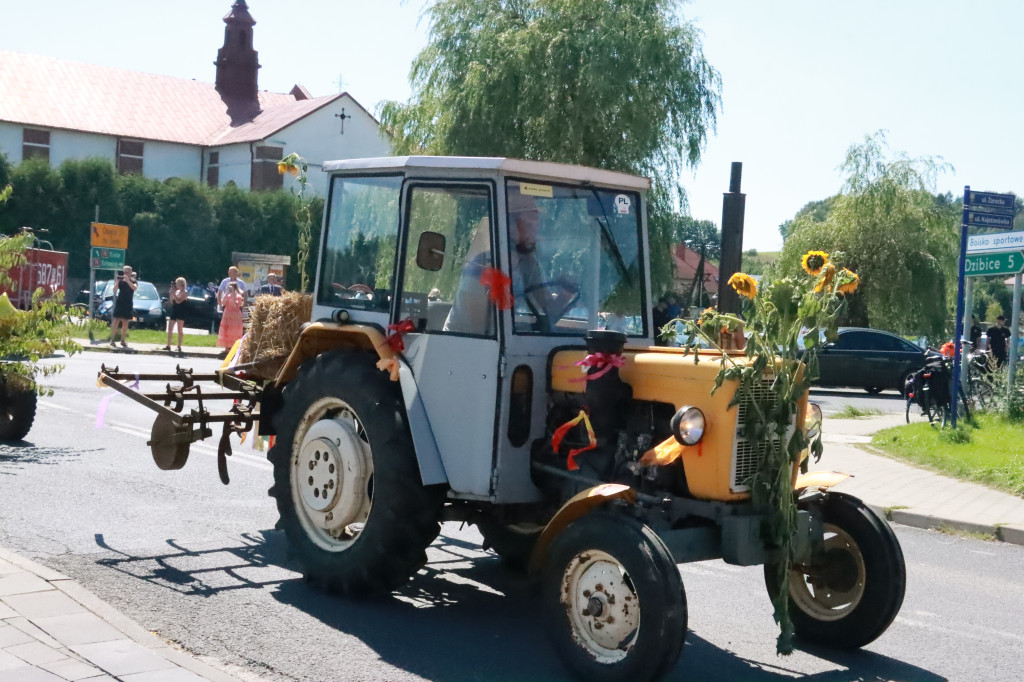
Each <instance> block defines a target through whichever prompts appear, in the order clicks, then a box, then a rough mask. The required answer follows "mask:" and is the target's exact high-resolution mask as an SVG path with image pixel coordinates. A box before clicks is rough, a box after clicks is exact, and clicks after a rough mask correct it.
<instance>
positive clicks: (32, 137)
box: [21, 128, 50, 163]
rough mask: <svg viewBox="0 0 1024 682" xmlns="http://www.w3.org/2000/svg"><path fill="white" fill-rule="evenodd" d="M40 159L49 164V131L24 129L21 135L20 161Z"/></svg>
mask: <svg viewBox="0 0 1024 682" xmlns="http://www.w3.org/2000/svg"><path fill="white" fill-rule="evenodd" d="M26 159H42V160H43V161H46V163H50V131H49V130H32V129H31V128H25V129H24V130H23V131H22V134H21V160H22V161H24V160H26Z"/></svg>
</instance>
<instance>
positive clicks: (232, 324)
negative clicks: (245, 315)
mask: <svg viewBox="0 0 1024 682" xmlns="http://www.w3.org/2000/svg"><path fill="white" fill-rule="evenodd" d="M223 301H224V314H223V316H222V317H221V320H220V334H218V335H217V347H218V348H224V349H230V348H231V347H232V346H233V345H235V341H237V340H238V339H240V338H242V304H243V303H245V296H244V295H243V294H242V292H241V291H240V290H239V288H238V285H237V284H235V283H234V282H232V283H230V284H228V290H227V292H226V293H225V294H224V297H223Z"/></svg>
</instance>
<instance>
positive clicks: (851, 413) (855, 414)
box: [828, 405, 882, 419]
mask: <svg viewBox="0 0 1024 682" xmlns="http://www.w3.org/2000/svg"><path fill="white" fill-rule="evenodd" d="M879 414H882V411H881V410H876V409H874V408H866V409H862V408H860V407H857V406H856V405H843V409H841V410H839V411H838V412H836V413H834V414H830V415H828V416H829V418H831V419H861V418H863V417H874V416H877V415H879Z"/></svg>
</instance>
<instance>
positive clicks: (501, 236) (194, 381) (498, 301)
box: [101, 157, 905, 680]
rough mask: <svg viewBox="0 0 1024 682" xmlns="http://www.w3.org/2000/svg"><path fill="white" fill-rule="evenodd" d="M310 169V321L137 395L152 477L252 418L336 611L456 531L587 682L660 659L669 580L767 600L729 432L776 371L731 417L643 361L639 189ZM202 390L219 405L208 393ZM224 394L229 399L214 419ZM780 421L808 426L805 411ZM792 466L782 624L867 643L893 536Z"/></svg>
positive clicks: (418, 161) (579, 181)
mask: <svg viewBox="0 0 1024 682" xmlns="http://www.w3.org/2000/svg"><path fill="white" fill-rule="evenodd" d="M324 169H325V171H326V172H328V173H329V174H330V176H331V184H330V191H329V195H328V197H327V204H326V208H325V217H324V225H323V230H322V236H321V242H320V245H319V254H318V267H317V275H316V282H315V291H314V293H313V302H312V314H311V315H310V321H309V323H308V324H306V325H305V326H304V327H303V328H302V330H301V333H300V335H299V337H298V341H297V342H296V343H295V344H294V347H292V348H291V349H290V352H289V353H288V354H287V357H281V358H280V359H278V361H277V363H276V365H275V366H274V367H273V371H272V372H269V373H268V372H267V370H266V367H265V366H264V367H263V368H262V371H263V373H264V376H265V377H266V379H268V380H266V381H256V380H253V379H252V378H251V377H249V378H245V377H244V376H243V375H244V374H245V372H246V371H247V370H253V365H252V364H250V365H249V366H241V367H238V366H236V367H235V368H233V369H230V370H225V371H221V372H217V373H214V374H210V375H206V376H198V375H193V374H192V373H191V372H188V371H185V370H179V372H178V374H177V375H176V376H177V377H178V378H179V383H178V384H175V385H173V386H168V388H167V391H166V393H163V394H161V393H155V394H145V395H142V394H134V395H135V397H136V399H138V400H140V401H141V402H144V403H146V404H148V405H149V406H150V407H152V408H153V409H155V410H157V411H158V412H159V413H160V414H159V416H158V418H157V423H156V424H155V425H154V427H153V440H152V442H151V445H152V448H153V454H154V458H155V459H156V460H157V464H158V465H160V466H161V467H162V468H179V467H180V466H183V465H184V463H185V461H186V459H187V456H188V444H189V443H190V442H192V441H195V440H198V439H199V438H203V437H207V436H209V435H212V425H213V424H216V423H221V424H223V435H222V438H221V458H220V459H221V474H222V478H223V479H225V480H226V479H227V472H226V459H225V455H226V454H227V452H229V451H230V450H229V448H230V446H229V445H227V443H228V435H229V434H230V433H231V432H233V431H234V432H241V431H244V430H247V429H248V428H250V427H251V426H252V425H253V424H254V423H256V422H258V423H259V431H260V433H261V434H272V435H274V436H275V438H276V442H275V444H274V446H273V447H272V448H271V449H270V452H269V459H270V461H271V462H272V463H273V467H274V483H273V487H272V488H271V494H272V496H273V497H274V498H275V500H276V502H277V507H278V510H279V511H280V515H281V522H280V525H281V527H282V528H283V530H284V532H285V534H286V536H287V540H288V544H289V546H290V548H291V550H292V552H293V555H294V556H295V557H296V558H297V560H298V561H299V562H300V563H301V566H302V571H303V573H304V574H305V576H306V577H307V578H308V579H309V580H310V582H311V583H312V584H313V585H314V586H316V587H318V588H321V589H323V590H325V591H328V592H334V593H340V594H344V595H350V596H366V595H372V594H379V593H386V592H389V591H391V590H394V589H395V588H397V587H399V586H400V585H402V584H403V583H404V582H405V581H407V580H408V579H409V577H410V576H411V575H412V574H413V573H415V572H416V571H417V570H418V569H419V568H420V567H421V566H422V565H423V564H424V562H425V561H426V555H425V549H426V548H427V546H428V545H430V543H431V542H432V541H433V540H434V539H435V537H436V536H437V534H438V532H439V529H440V523H441V522H442V521H464V522H471V523H475V524H477V525H478V526H479V528H480V530H481V533H482V535H483V538H484V543H485V546H488V547H490V548H492V549H493V550H494V551H495V552H497V553H498V554H499V555H501V556H502V557H504V558H505V559H506V560H507V561H508V562H509V563H511V564H513V565H517V566H520V567H522V568H524V569H526V570H529V571H530V572H532V573H533V574H534V575H535V576H536V577H538V579H539V580H540V585H541V599H542V600H543V607H542V608H543V612H544V614H545V618H544V623H545V625H546V627H548V628H549V630H550V633H551V639H552V641H553V643H554V646H555V648H556V649H557V651H558V654H559V656H560V658H561V659H562V660H563V661H564V662H565V664H566V665H567V666H568V668H570V669H571V670H572V672H573V673H574V674H576V675H577V676H579V677H580V678H582V679H602V680H643V679H655V678H657V677H659V676H660V675H662V674H664V673H665V672H666V671H667V670H668V669H670V668H671V667H672V666H673V665H674V664H675V661H676V659H677V658H678V656H679V653H680V651H681V649H682V645H683V639H684V637H685V634H686V623H687V609H686V599H685V594H684V591H683V584H682V580H681V577H680V573H679V570H678V568H677V564H680V563H684V562H690V561H699V560H706V559H714V558H721V559H723V560H725V561H726V562H728V563H731V564H736V565H742V566H748V565H757V564H763V565H765V567H766V572H765V574H766V581H767V583H768V588H769V589H774V590H778V589H780V588H781V587H782V586H781V585H780V584H779V578H778V577H775V576H779V575H780V573H779V571H776V570H773V568H774V567H775V566H778V565H779V561H780V560H781V555H780V552H781V550H780V548H779V547H777V546H774V545H773V544H772V543H771V542H769V541H767V540H766V539H765V533H764V531H763V527H764V525H765V522H766V519H767V510H764V509H759V508H757V507H756V506H755V505H754V504H753V502H752V501H751V492H750V486H751V481H752V478H753V476H754V474H755V472H756V471H757V467H758V464H759V462H760V460H761V458H762V456H763V454H764V449H765V445H764V444H763V443H761V442H759V441H757V440H756V439H748V438H747V435H746V434H747V431H746V430H745V428H744V427H745V424H746V422H747V420H748V411H749V410H750V409H751V408H752V403H751V401H754V400H770V397H771V395H772V391H771V387H772V382H773V381H774V376H773V374H772V371H771V369H770V367H771V366H772V365H771V364H770V363H769V365H768V367H769V369H768V370H765V372H764V374H763V376H761V381H760V383H759V384H758V385H759V387H760V388H759V389H757V390H755V391H754V392H753V394H752V395H750V396H747V397H746V398H744V399H742V400H740V401H739V402H738V403H737V404H733V402H734V401H733V398H734V395H735V393H736V382H734V381H733V382H730V381H726V382H725V384H724V385H723V386H722V388H721V389H719V390H718V391H717V392H715V393H714V394H712V388H713V387H714V386H715V381H716V377H717V375H718V368H719V363H717V362H715V361H714V359H715V357H716V356H715V354H714V353H713V352H712V351H710V350H708V351H704V352H702V353H701V358H702V360H703V361H702V362H700V363H694V359H693V357H692V356H690V357H688V356H687V355H686V354H685V353H684V351H683V350H682V349H680V348H670V347H662V346H657V345H655V344H654V340H655V330H654V329H653V328H652V322H651V314H650V310H651V301H652V299H651V285H650V275H649V270H648V263H649V259H648V242H647V225H646V218H647V216H646V203H645V193H646V191H647V190H648V188H649V181H648V180H647V179H646V178H640V177H635V176H632V175H626V174H622V173H616V172H611V171H606V170H598V169H592V168H582V167H577V166H567V165H560V164H553V163H543V162H531V161H519V160H513V159H504V158H462V157H393V158H379V159H362V160H347V161H338V162H333V163H328V164H326V165H325V168H324ZM256 331H257V330H250V333H256ZM717 357H719V358H720V356H717ZM732 359H733V360H734V361H735V362H737V363H746V362H747V361H748V360H747V358H746V357H745V356H744V355H743V353H737V354H735V356H734V357H733V358H732ZM135 376H136V375H135V374H133V373H124V374H119V373H118V372H117V371H116V370H115V371H106V370H105V371H104V372H103V373H101V380H102V381H103V383H105V384H107V385H111V386H114V387H115V388H119V390H122V391H123V392H127V393H132V391H131V390H130V389H127V388H125V387H124V386H123V385H122V384H121V383H120V380H122V379H132V378H134V377H135ZM140 378H142V379H146V378H158V377H146V376H142V377H140ZM159 378H166V377H159ZM203 379H212V380H215V381H217V382H218V383H219V384H220V385H221V386H222V387H224V388H226V389H227V390H226V391H224V390H222V391H221V392H220V393H216V392H212V391H207V393H206V394H203V392H202V388H201V386H200V383H201V380H203ZM220 398H223V399H231V400H233V401H234V406H233V407H232V408H231V410H230V411H229V412H228V413H226V414H220V415H217V414H212V413H211V412H210V411H209V410H208V409H207V407H206V406H207V405H208V404H209V401H211V400H215V399H220ZM189 401H197V402H198V406H197V407H196V408H195V409H192V410H191V411H186V410H185V409H184V406H185V405H186V404H189ZM791 428H792V429H800V430H802V431H804V432H805V435H806V436H807V437H808V438H814V437H816V436H817V431H818V430H819V428H820V411H819V410H817V408H816V407H815V406H813V405H809V404H808V401H807V397H806V396H804V397H803V398H802V400H801V401H800V402H799V410H798V412H797V414H796V416H795V418H794V419H793V421H792V424H791ZM793 477H794V489H795V491H796V494H797V495H798V496H799V501H798V509H799V511H798V514H797V522H796V529H797V531H796V536H795V537H794V538H793V554H792V556H793V564H792V566H793V567H792V570H791V571H790V573H789V576H788V589H789V595H790V599H789V602H790V611H791V613H792V619H793V623H794V626H795V629H796V632H797V635H798V636H800V637H802V638H805V639H807V640H810V641H813V642H817V643H820V644H824V645H829V646H836V647H859V646H862V645H864V644H867V643H868V642H870V641H872V640H874V639H875V638H876V637H878V636H879V635H881V634H882V633H883V632H884V631H885V629H886V628H887V627H888V626H889V624H890V623H891V622H892V620H893V618H895V616H896V613H897V612H898V611H899V608H900V605H901V604H902V600H903V593H904V585H905V569H904V562H903V555H902V552H901V550H900V547H899V544H898V542H897V540H896V537H895V535H894V534H893V533H892V531H891V529H890V528H889V526H888V525H887V524H886V522H885V521H884V520H882V519H881V518H879V517H878V516H877V515H876V514H875V513H874V512H872V511H871V510H870V509H869V508H868V507H867V506H865V505H864V504H863V503H862V502H860V501H859V500H857V499H856V498H853V497H850V496H848V495H845V494H841V493H837V492H834V491H830V490H829V488H830V487H831V486H832V485H834V484H835V483H836V482H838V481H839V480H841V479H842V478H843V476H841V475H834V474H807V475H804V476H801V477H798V472H797V470H796V468H794V471H793ZM766 605H767V601H766Z"/></svg>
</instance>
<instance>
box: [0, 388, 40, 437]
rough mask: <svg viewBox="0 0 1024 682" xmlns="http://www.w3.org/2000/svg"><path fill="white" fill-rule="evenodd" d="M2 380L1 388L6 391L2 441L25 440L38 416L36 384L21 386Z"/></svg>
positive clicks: (0, 416) (0, 432) (0, 427)
mask: <svg viewBox="0 0 1024 682" xmlns="http://www.w3.org/2000/svg"><path fill="white" fill-rule="evenodd" d="M2 381H3V383H2V388H0V390H2V391H3V393H4V395H3V397H2V402H3V405H4V409H3V414H0V441H12V442H13V441H19V440H24V438H25V436H27V435H28V432H29V431H31V430H32V423H33V422H34V421H35V418H36V404H37V401H38V395H37V394H36V390H35V386H32V385H26V386H21V385H19V384H18V383H17V382H15V381H11V380H7V379H4V380H2Z"/></svg>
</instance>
